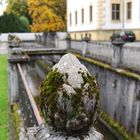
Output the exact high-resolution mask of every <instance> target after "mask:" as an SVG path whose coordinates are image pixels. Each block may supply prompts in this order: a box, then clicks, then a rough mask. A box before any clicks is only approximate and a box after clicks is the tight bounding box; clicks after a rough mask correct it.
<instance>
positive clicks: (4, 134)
mask: <svg viewBox="0 0 140 140" xmlns="http://www.w3.org/2000/svg"><path fill="white" fill-rule="evenodd" d="M7 78H8V72H7V56H6V55H0V140H8V139H9V128H8V123H9V122H8V80H7Z"/></svg>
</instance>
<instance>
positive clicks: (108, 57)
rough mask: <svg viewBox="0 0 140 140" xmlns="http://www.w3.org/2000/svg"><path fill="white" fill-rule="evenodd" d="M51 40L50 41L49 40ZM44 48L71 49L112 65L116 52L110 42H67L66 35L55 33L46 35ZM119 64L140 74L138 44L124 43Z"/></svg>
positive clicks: (139, 50) (139, 48)
mask: <svg viewBox="0 0 140 140" xmlns="http://www.w3.org/2000/svg"><path fill="white" fill-rule="evenodd" d="M51 36H53V37H52V38H51ZM40 38H42V39H40V40H38V37H37V40H38V42H43V41H41V40H44V39H43V36H41V35H40ZM50 38H51V39H50ZM45 39H46V44H45V45H46V47H49V48H50V47H57V48H61V49H72V50H74V51H76V52H80V53H82V54H84V55H85V56H89V57H92V58H94V59H97V60H101V61H103V62H106V63H109V64H112V60H113V57H114V56H115V55H116V54H115V53H116V50H115V49H114V48H113V45H112V44H111V43H110V42H95V41H94V42H92V41H91V42H90V41H89V42H86V47H85V42H84V41H80V40H79V41H78V40H68V39H67V35H66V33H56V35H55V38H54V35H51V34H49V35H47V37H46V38H45ZM121 51H122V52H121V55H122V56H121V64H119V65H118V66H119V67H122V68H129V69H131V70H134V71H139V72H140V69H139V68H140V63H139V61H140V55H139V54H140V47H139V46H138V43H131V44H128V43H126V44H125V45H124V46H123V47H122V49H121Z"/></svg>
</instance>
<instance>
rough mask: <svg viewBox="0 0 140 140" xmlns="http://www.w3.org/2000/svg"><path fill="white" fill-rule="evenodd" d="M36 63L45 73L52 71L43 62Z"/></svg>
mask: <svg viewBox="0 0 140 140" xmlns="http://www.w3.org/2000/svg"><path fill="white" fill-rule="evenodd" d="M36 63H37V65H38V66H39V67H40V68H41V69H42V70H43V72H44V73H47V72H49V71H50V69H51V68H50V67H49V66H48V65H47V64H46V63H45V62H44V61H43V60H37V61H36Z"/></svg>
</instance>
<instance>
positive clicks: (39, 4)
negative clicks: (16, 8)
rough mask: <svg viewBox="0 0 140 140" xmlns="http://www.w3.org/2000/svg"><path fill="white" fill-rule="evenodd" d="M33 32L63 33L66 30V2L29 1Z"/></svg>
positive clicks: (52, 0)
mask: <svg viewBox="0 0 140 140" xmlns="http://www.w3.org/2000/svg"><path fill="white" fill-rule="evenodd" d="M27 4H28V8H29V9H28V10H29V14H30V16H31V18H32V25H31V26H30V27H31V31H32V32H48V31H63V30H65V28H66V0H27Z"/></svg>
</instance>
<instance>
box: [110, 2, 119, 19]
mask: <svg viewBox="0 0 140 140" xmlns="http://www.w3.org/2000/svg"><path fill="white" fill-rule="evenodd" d="M112 20H120V4H112Z"/></svg>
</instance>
